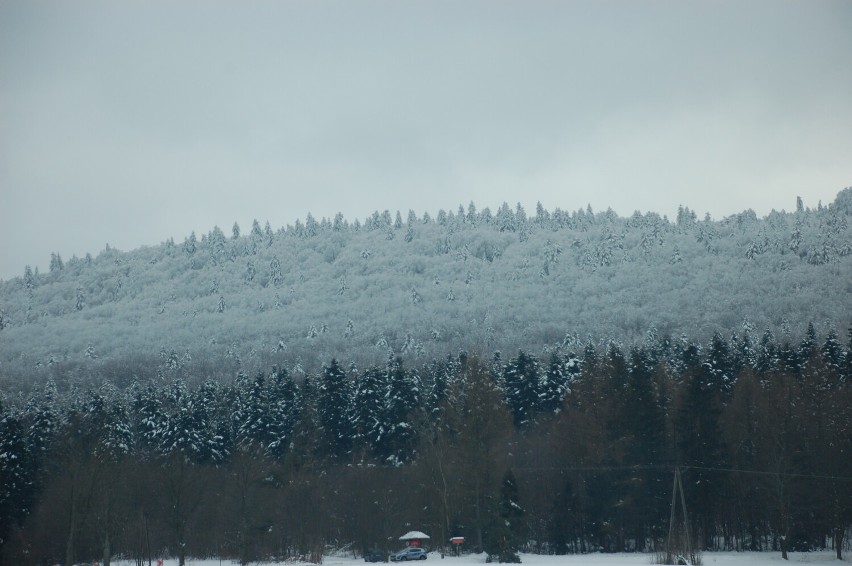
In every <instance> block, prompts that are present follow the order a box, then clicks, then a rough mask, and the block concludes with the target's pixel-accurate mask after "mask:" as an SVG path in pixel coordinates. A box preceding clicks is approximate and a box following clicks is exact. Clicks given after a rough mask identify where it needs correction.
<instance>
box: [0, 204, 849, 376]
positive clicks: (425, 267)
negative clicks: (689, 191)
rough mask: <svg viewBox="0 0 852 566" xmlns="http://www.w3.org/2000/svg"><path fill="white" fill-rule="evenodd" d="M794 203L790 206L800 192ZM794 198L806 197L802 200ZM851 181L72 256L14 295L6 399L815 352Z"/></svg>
mask: <svg viewBox="0 0 852 566" xmlns="http://www.w3.org/2000/svg"><path fill="white" fill-rule="evenodd" d="M791 200H792V199H791ZM791 204H792V203H791ZM850 214H852V188H849V189H844V190H843V191H841V192H840V193H839V194H838V195H837V198H836V199H835V201H834V202H832V203H830V204H829V205H828V206H822V205H821V204H820V205H819V206H818V207H816V208H809V207H806V206H805V205H804V204H803V203H802V202H801V201H799V202H798V203H797V205H796V209H795V210H794V211H791V212H783V211H781V212H778V211H773V212H772V213H770V214H769V215H767V216H766V217H763V218H759V217H758V216H757V215H756V214H755V213H754V212H753V211H750V210H749V211H744V212H742V213H739V214H734V215H731V216H728V217H726V218H723V219H720V220H714V219H711V218H710V217H709V216H708V217H705V218H703V219H702V218H699V217H698V215H697V214H696V213H695V212H694V211H692V210H690V209H689V208H686V207H681V208H680V210H679V211H678V213H677V217H676V218H673V219H669V218H667V217H665V216H661V215H659V214H656V213H654V212H645V213H640V212H636V213H634V214H632V215H630V216H628V217H621V216H618V215H617V214H616V213H615V212H614V211H612V210H611V209H610V210H606V211H593V210H591V208H585V209H584V208H580V209H578V210H575V211H571V212H567V211H563V210H559V209H556V210H553V211H549V210H546V209H545V208H544V207H541V206H539V207H537V209H536V211H535V213H534V214H527V212H526V211H525V210H524V209H523V208H522V207H521V206H515V207H510V206H509V205H507V204H505V203H504V204H503V205H502V206H500V207H499V209H497V210H496V211H495V212H494V213H492V212H491V211H490V210H489V209H488V208H483V209H478V208H477V207H476V206H475V205H474V204H473V203H470V204H469V205H468V206H467V207H466V208H465V207H462V206H459V208H458V210H457V211H455V212H453V211H452V210H450V211H443V210H442V211H439V212H438V214H437V215H436V216H435V217H434V218H433V217H432V216H430V215H429V214H428V213H425V214H422V215H418V214H416V213H415V212H414V211H409V213H408V214H407V216H406V215H404V214H401V213H400V212H396V213H395V214H393V213H391V212H389V211H384V212H381V213H380V212H378V211H377V212H375V213H374V214H372V215H371V216H370V217H368V218H366V219H365V220H364V221H363V222H361V221H359V220H357V219H356V220H354V221H349V220H347V219H345V218H344V217H343V216H342V215H340V214H338V215H337V216H335V217H334V218H331V219H327V218H322V219H315V218H313V217H312V216H311V215H310V214H308V215H307V217H306V218H305V220H304V221H301V220H299V221H297V222H296V223H295V225H288V226H285V227H282V228H279V229H273V227H272V226H271V225H270V223H269V222H266V223H265V224H262V223H261V222H259V221H255V222H254V223H253V225H252V226H251V228H250V229H249V230H246V231H245V232H243V231H242V230H241V228H240V226H239V225H237V224H236V223H235V224H234V226H233V227H232V228H231V231H230V234H227V235H226V233H225V232H224V231H223V230H222V229H220V228H219V227H214V228H213V229H212V230H211V231H210V232H209V233H207V234H199V235H198V236H196V234H195V233H191V234H190V235H188V236H187V237H186V238H184V240H183V242H175V241H174V240H172V239H171V238H170V239H168V240H166V241H165V242H163V243H162V244H160V245H156V246H151V247H143V248H139V249H136V250H131V251H127V252H122V251H119V250H116V249H114V248H111V247H110V246H106V248H105V249H104V250H102V251H101V252H100V253H98V254H95V255H92V254H86V255H85V256H84V257H72V258H70V259H68V258H65V259H63V258H62V257H60V256H59V254H54V255H53V258H52V260H51V262H50V268H49V270H48V271H47V272H45V273H39V272H38V270H33V269H30V268H29V267H24V268H23V275H22V276H21V277H16V278H14V279H11V280H8V281H3V282H0V386H2V387H4V388H6V389H9V390H11V389H14V388H15V387H17V386H19V385H20V384H21V383H22V382H23V384H24V385H25V386H26V385H27V384H29V383H30V382H32V381H33V380H35V381H37V382H39V383H44V382H45V381H46V380H47V379H48V378H51V377H52V378H53V379H54V380H56V381H57V382H62V381H71V382H75V383H77V384H78V385H80V386H86V387H88V386H89V385H91V384H89V383H86V380H87V379H89V377H90V376H92V375H97V376H101V375H104V374H106V375H116V376H118V375H130V374H136V375H140V376H142V377H147V378H151V377H155V376H156V375H157V374H158V373H160V374H167V373H168V372H169V371H170V370H171V369H173V368H174V367H175V366H178V365H179V366H181V367H184V368H185V370H186V372H187V373H188V374H192V375H203V376H211V377H214V378H218V379H220V380H222V381H227V380H229V379H231V377H232V376H233V375H235V374H236V373H237V372H238V371H243V372H246V373H249V374H253V373H255V372H257V371H264V370H267V369H268V368H270V367H272V366H273V365H275V366H278V367H286V368H287V369H288V371H290V372H291V373H294V374H300V373H301V372H302V371H306V372H317V371H318V370H319V369H320V368H321V367H322V366H324V365H327V364H328V363H329V362H330V360H331V359H332V358H334V357H336V358H338V359H346V360H354V361H355V362H356V363H358V364H359V365H361V366H364V367H366V366H369V365H376V364H382V363H383V361H384V359H385V358H386V357H387V356H388V355H389V354H392V355H395V356H399V357H401V358H402V359H403V360H404V361H405V362H406V364H408V365H410V366H411V365H421V364H423V363H424V362H425V361H426V360H432V359H437V358H443V357H445V356H447V355H454V354H455V353H457V350H458V348H459V347H460V346H459V345H460V344H462V346H461V347H463V348H465V349H467V350H469V351H479V352H483V353H487V354H485V355H490V352H494V351H504V352H511V351H514V350H517V349H518V348H522V349H524V350H525V351H529V352H535V353H537V354H539V355H546V352H544V348H545V347H546V348H549V349H554V348H557V347H559V346H560V345H567V346H569V347H572V348H577V347H582V346H578V344H585V343H586V342H587V341H588V340H592V341H593V342H594V343H595V344H596V346H597V347H598V348H600V347H605V346H606V344H608V343H609V342H611V341H616V342H619V343H622V344H626V345H628V346H629V345H641V343H642V342H643V341H644V339H645V335H646V334H647V333H648V332H649V330H651V329H656V331H657V332H659V333H660V334H665V335H670V336H679V335H681V334H686V335H688V336H691V337H692V338H693V339H695V340H698V341H701V342H707V341H709V340H710V338H711V337H712V336H713V335H714V334H716V333H719V334H721V335H723V336H730V334H731V333H733V332H740V331H741V329H742V328H743V327H747V328H751V329H752V332H762V331H763V330H764V329H769V330H770V331H771V332H773V333H774V334H775V335H778V336H787V337H789V338H791V339H796V340H798V339H800V338H801V336H798V335H792V334H790V333H791V331H792V332H801V331H802V330H803V328H804V324H805V323H806V322H807V321H814V323H815V324H816V325H817V329H818V330H819V331H820V332H821V333H826V332H828V331H829V330H831V329H834V330H835V331H842V329H844V328H847V327H848V326H849V325H850V324H852V319H850V316H852V315H850V312H852V311H850V309H849V304H850V297H852V230H850V225H849V216H850Z"/></svg>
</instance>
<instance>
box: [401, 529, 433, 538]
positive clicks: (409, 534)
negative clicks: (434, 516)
mask: <svg viewBox="0 0 852 566" xmlns="http://www.w3.org/2000/svg"><path fill="white" fill-rule="evenodd" d="M427 538H429V535H427V534H426V533H421V532H420V531H408V532H407V533H405V534H404V535H402V536H401V537H399V540H417V539H424V540H425V539H427Z"/></svg>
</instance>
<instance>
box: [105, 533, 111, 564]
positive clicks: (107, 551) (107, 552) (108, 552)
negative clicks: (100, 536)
mask: <svg viewBox="0 0 852 566" xmlns="http://www.w3.org/2000/svg"><path fill="white" fill-rule="evenodd" d="M111 557H112V550H111V549H110V544H109V527H107V532H106V535H105V536H104V564H103V566H110V558H111Z"/></svg>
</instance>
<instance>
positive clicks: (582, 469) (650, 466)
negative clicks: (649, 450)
mask: <svg viewBox="0 0 852 566" xmlns="http://www.w3.org/2000/svg"><path fill="white" fill-rule="evenodd" d="M678 467H680V469H681V470H683V471H684V472H687V471H689V470H704V471H710V472H726V473H737V474H752V475H763V476H774V477H786V478H806V479H815V480H837V481H852V476H827V475H821V474H798V473H793V472H769V471H765V470H746V469H741V468H713V467H709V466H673V465H670V464H640V465H636V466H565V467H558V466H543V467H513V468H514V469H515V470H526V471H554V472H555V471H559V472H613V471H615V472H622V471H631V470H661V471H674V470H675V469H676V468H678Z"/></svg>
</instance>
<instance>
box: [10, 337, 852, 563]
mask: <svg viewBox="0 0 852 566" xmlns="http://www.w3.org/2000/svg"><path fill="white" fill-rule="evenodd" d="M802 336H803V338H802V339H801V340H800V341H798V342H797V343H790V342H787V341H785V342H782V343H780V344H779V343H777V342H776V341H775V339H774V338H773V337H772V335H771V334H767V335H765V336H764V339H762V340H761V344H760V348H761V349H762V351H764V352H765V354H764V355H757V356H750V355H748V354H747V351H748V348H744V347H743V344H746V343H749V340H750V338H749V335H748V334H743V335H738V336H734V337H733V338H731V339H730V340H725V339H724V338H722V337H721V336H719V335H716V336H713V337H712V339H711V340H710V341H709V342H708V343H707V344H706V345H703V344H700V343H697V342H693V341H690V340H689V339H687V338H682V339H681V340H680V341H672V340H671V339H670V338H668V337H661V336H656V337H653V338H650V337H649V338H648V340H646V343H645V345H643V346H642V347H638V346H637V347H631V348H630V349H629V350H628V351H626V352H625V351H624V350H623V349H622V347H621V346H620V345H619V344H617V343H615V342H613V343H610V344H609V345H608V346H607V348H606V349H605V350H597V349H595V348H594V347H592V346H591V345H587V346H586V347H584V348H583V351H582V353H581V354H579V355H578V354H575V353H574V352H570V351H567V352H562V353H551V354H549V356H548V359H547V361H546V363H542V362H541V361H539V360H538V358H537V356H536V355H534V354H531V353H528V352H525V351H523V350H518V354H517V355H516V356H514V357H512V358H510V359H508V360H506V361H501V358H500V357H499V356H498V357H495V358H494V359H493V360H491V361H490V362H489V363H487V364H486V363H483V360H481V359H480V358H478V357H477V356H472V355H469V354H467V353H462V354H460V355H458V356H453V357H450V358H446V359H444V360H440V361H438V360H435V361H430V362H427V363H425V364H423V365H422V366H420V367H417V366H410V365H406V364H405V362H404V361H403V360H402V359H400V358H398V357H395V356H391V357H389V358H388V359H387V361H386V363H385V364H384V365H383V366H371V367H368V368H366V369H364V370H362V371H359V370H358V369H357V368H356V367H354V366H352V367H350V368H349V370H348V371H346V370H344V369H343V366H342V365H341V364H340V363H339V362H337V361H336V360H332V361H331V362H330V363H329V364H327V365H325V366H324V367H323V368H321V369H320V371H319V372H318V373H317V374H315V375H314V374H311V373H308V374H306V375H304V376H302V377H299V378H298V379H293V378H292V376H291V375H290V374H289V372H287V371H286V370H284V369H281V368H273V369H272V370H271V371H269V372H258V373H257V374H256V375H255V377H253V378H250V377H249V376H247V375H245V374H243V373H238V374H237V375H236V376H235V377H234V378H233V379H232V380H231V381H229V382H225V383H218V382H215V381H210V380H206V381H198V385H194V386H193V385H188V384H187V379H188V378H190V377H191V376H187V375H181V376H172V377H171V378H170V379H168V380H161V381H149V382H145V383H143V382H140V381H138V380H132V381H131V382H130V383H129V385H127V386H126V387H116V386H115V385H113V384H112V383H111V382H110V381H109V380H104V381H103V382H102V383H101V384H100V385H97V386H92V387H88V388H76V387H73V386H69V387H66V388H64V389H63V388H58V387H57V385H56V384H55V383H54V382H52V381H50V382H48V383H47V384H46V385H45V386H44V387H36V388H33V389H32V391H31V392H30V393H29V394H28V395H22V396H18V397H12V398H6V399H4V400H3V403H2V405H0V478H2V482H0V485H2V491H0V514H2V515H0V518H2V522H0V524H2V526H3V531H2V532H0V541H2V542H0V553H2V554H0V559H1V560H2V561H3V562H4V563H6V562H9V563H19V562H21V561H22V560H23V561H30V560H34V561H38V562H50V563H55V562H63V561H64V562H65V563H69V564H70V563H72V562H73V561H80V560H97V559H100V560H103V561H104V562H105V563H108V561H109V558H110V557H111V556H113V555H115V554H117V553H121V554H123V555H126V556H136V557H139V558H143V557H147V556H149V555H151V554H152V553H153V554H154V555H161V554H171V555H174V556H178V557H179V558H180V559H181V560H185V558H186V557H187V556H210V555H220V556H224V557H234V558H239V559H240V560H242V561H243V562H247V561H252V560H260V559H263V558H283V557H288V556H303V555H304V556H308V555H310V554H311V553H314V552H316V549H317V548H321V547H322V546H323V545H325V544H350V543H351V544H354V545H355V547H356V548H360V549H364V548H367V547H370V546H374V545H376V544H379V545H383V544H386V543H385V542H382V541H387V540H388V537H390V536H391V535H393V534H395V533H396V531H397V530H399V529H401V528H402V526H403V525H406V524H412V525H414V524H416V525H419V526H420V527H422V529H423V530H426V531H427V532H429V531H431V532H434V533H436V534H438V533H440V534H441V537H440V538H436V540H437V543H436V544H439V545H440V544H441V543H442V541H445V540H446V539H447V538H448V536H449V535H450V533H451V534H453V535H462V536H466V537H467V539H468V540H469V541H471V545H472V546H473V547H475V548H482V549H485V550H486V551H488V552H489V553H491V554H492V555H493V556H494V558H495V559H499V560H503V561H511V560H514V559H515V558H516V556H517V554H516V553H517V551H519V550H533V551H538V552H559V553H562V552H588V551H594V550H602V551H621V550H658V549H660V548H661V545H662V544H663V542H664V540H665V536H666V533H667V531H668V527H669V523H668V521H669V514H670V504H671V501H672V487H671V486H672V478H673V477H674V473H675V469H679V470H680V473H681V474H682V477H683V486H684V496H685V500H686V504H687V506H688V509H689V521H690V529H691V531H692V533H693V538H694V540H696V541H698V545H699V546H700V547H701V548H705V549H722V548H724V549H763V550H769V549H777V550H787V549H793V548H796V549H810V548H822V547H824V546H826V545H833V546H835V547H837V548H840V546H841V545H842V541H843V537H844V536H845V535H846V533H847V532H848V530H849V528H850V526H852V514H850V510H852V476H850V474H849V470H850V469H852V394H851V393H850V391H852V390H850V387H849V383H850V378H852V362H851V361H850V360H852V357H850V355H849V353H850V348H852V342H850V343H849V344H842V343H840V341H839V340H838V338H837V335H836V333H829V334H828V335H826V336H825V337H820V336H819V335H818V334H817V333H816V331H815V330H814V329H813V327H812V326H809V327H808V328H807V329H805V330H804V331H803V332H802ZM190 381H191V380H190ZM554 392H556V393H554ZM365 517H369V519H368V520H365ZM24 556H27V557H28V558H27V559H26V560H24V558H23V557H24Z"/></svg>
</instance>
